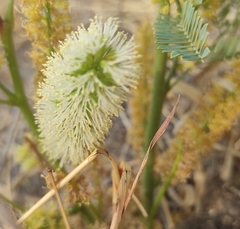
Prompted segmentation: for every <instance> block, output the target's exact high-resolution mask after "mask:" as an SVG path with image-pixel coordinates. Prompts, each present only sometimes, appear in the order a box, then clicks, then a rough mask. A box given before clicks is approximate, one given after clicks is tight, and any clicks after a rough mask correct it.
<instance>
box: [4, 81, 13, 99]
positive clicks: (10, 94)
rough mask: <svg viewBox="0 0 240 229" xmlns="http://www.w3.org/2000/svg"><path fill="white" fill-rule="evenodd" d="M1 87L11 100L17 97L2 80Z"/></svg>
mask: <svg viewBox="0 0 240 229" xmlns="http://www.w3.org/2000/svg"><path fill="white" fill-rule="evenodd" d="M0 88H1V89H2V90H3V92H4V93H5V94H6V95H7V96H8V98H9V99H10V100H14V99H15V94H13V93H12V92H11V91H10V90H8V88H6V87H5V86H4V85H3V84H2V83H1V82H0Z"/></svg>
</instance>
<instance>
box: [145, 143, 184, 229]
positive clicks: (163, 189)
mask: <svg viewBox="0 0 240 229" xmlns="http://www.w3.org/2000/svg"><path fill="white" fill-rule="evenodd" d="M181 158H182V141H181V140H180V141H179V146H178V152H177V156H176V159H175V161H174V163H173V167H172V169H171V171H170V173H169V175H168V177H167V179H166V181H165V182H164V183H163V185H162V187H161V188H160V190H159V192H158V194H157V197H156V198H155V201H154V203H153V207H152V209H151V211H150V215H149V218H150V220H149V222H150V223H151V224H152V225H150V226H149V228H152V227H153V219H154V216H155V215H156V212H157V209H158V207H159V204H160V202H161V200H162V197H163V196H164V194H165V193H166V191H167V189H168V186H169V185H170V183H171V180H172V178H173V176H174V175H175V173H176V171H177V169H178V165H179V162H180V161H181Z"/></svg>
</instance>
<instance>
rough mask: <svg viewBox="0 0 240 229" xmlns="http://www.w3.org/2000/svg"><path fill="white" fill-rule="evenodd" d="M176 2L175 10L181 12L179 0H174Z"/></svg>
mask: <svg viewBox="0 0 240 229" xmlns="http://www.w3.org/2000/svg"><path fill="white" fill-rule="evenodd" d="M175 2H176V5H177V11H178V13H181V12H182V6H181V3H180V1H179V0H175Z"/></svg>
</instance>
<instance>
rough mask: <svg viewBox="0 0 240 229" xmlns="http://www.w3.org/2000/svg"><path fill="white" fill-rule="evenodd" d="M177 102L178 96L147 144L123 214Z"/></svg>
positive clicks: (173, 112)
mask: <svg viewBox="0 0 240 229" xmlns="http://www.w3.org/2000/svg"><path fill="white" fill-rule="evenodd" d="M179 100H180V96H178V100H177V102H176V104H175V106H174V107H173V109H172V111H171V113H170V114H169V115H168V116H167V118H166V119H165V121H164V122H163V124H162V125H161V126H160V128H159V129H158V131H157V133H156V134H155V135H154V137H153V139H152V141H151V142H150V144H149V147H148V150H147V153H146V154H145V156H144V158H143V161H142V164H141V166H140V169H139V171H138V173H137V176H136V178H135V180H134V182H133V185H132V188H131V190H130V192H129V195H128V197H127V199H126V202H125V205H124V208H123V213H124V211H125V210H126V208H127V206H128V204H129V201H130V200H131V198H132V195H133V192H134V190H135V188H136V186H137V182H138V180H139V178H140V176H141V174H142V172H143V170H144V167H145V165H146V163H147V160H148V156H149V153H150V151H151V149H152V148H153V146H154V145H155V144H156V142H157V140H158V139H159V138H160V137H161V136H162V135H163V134H164V132H165V130H166V129H167V127H168V124H169V123H170V121H171V120H172V118H173V115H174V114H175V111H176V109H177V105H178V103H179Z"/></svg>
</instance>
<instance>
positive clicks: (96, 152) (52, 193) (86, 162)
mask: <svg viewBox="0 0 240 229" xmlns="http://www.w3.org/2000/svg"><path fill="white" fill-rule="evenodd" d="M98 153H99V150H98V149H95V150H94V151H93V152H92V153H91V154H90V155H89V156H88V157H87V158H86V159H85V160H84V161H83V162H82V163H81V164H80V165H78V166H77V167H76V168H75V169H74V170H73V171H72V172H71V173H69V174H68V175H67V176H66V177H65V178H64V179H63V180H62V181H60V182H59V183H58V184H57V188H58V189H60V188H62V187H63V186H65V185H66V184H67V183H68V182H69V181H70V180H72V179H73V178H74V177H75V176H76V175H77V174H78V173H79V172H80V171H82V170H83V169H84V168H85V167H86V166H87V165H88V164H89V163H91V162H92V161H93V160H94V159H95V158H96V156H97V154H98ZM54 194H55V191H54V190H50V191H49V192H48V193H47V194H46V195H45V196H43V197H42V198H41V199H40V200H39V201H38V202H37V203H36V204H35V205H33V206H32V207H31V208H30V209H29V210H28V211H27V212H25V213H24V214H23V215H22V216H21V217H20V218H19V219H18V221H17V224H21V223H22V222H23V221H25V220H26V219H27V218H28V217H29V216H30V215H31V214H33V213H34V212H35V211H36V210H37V209H38V208H39V207H41V206H42V205H43V204H44V203H45V202H47V201H48V200H49V199H50V198H51V197H52V196H53V195H54Z"/></svg>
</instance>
